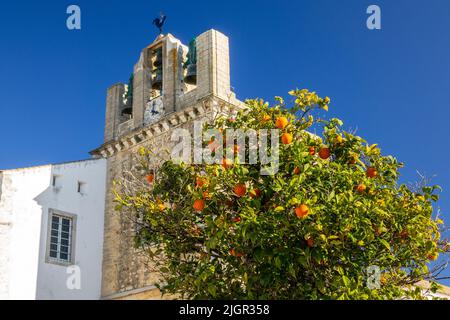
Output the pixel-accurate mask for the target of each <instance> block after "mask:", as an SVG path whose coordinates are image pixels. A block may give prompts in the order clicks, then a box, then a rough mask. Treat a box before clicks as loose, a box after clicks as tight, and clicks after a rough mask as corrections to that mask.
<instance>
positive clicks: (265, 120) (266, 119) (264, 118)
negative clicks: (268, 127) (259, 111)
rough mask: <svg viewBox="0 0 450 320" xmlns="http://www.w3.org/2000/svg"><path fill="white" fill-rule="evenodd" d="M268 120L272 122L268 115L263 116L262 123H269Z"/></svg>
mask: <svg viewBox="0 0 450 320" xmlns="http://www.w3.org/2000/svg"><path fill="white" fill-rule="evenodd" d="M269 120H272V118H271V117H270V116H269V115H268V114H265V115H264V116H263V118H262V121H261V122H262V123H266V122H267V121H269Z"/></svg>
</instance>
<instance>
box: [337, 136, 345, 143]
mask: <svg viewBox="0 0 450 320" xmlns="http://www.w3.org/2000/svg"><path fill="white" fill-rule="evenodd" d="M335 142H336V144H342V143H343V142H344V138H342V136H340V135H339V136H337V137H336V140H335Z"/></svg>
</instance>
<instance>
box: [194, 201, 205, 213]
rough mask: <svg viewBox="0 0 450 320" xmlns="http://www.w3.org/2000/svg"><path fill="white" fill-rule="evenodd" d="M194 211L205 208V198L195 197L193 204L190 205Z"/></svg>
mask: <svg viewBox="0 0 450 320" xmlns="http://www.w3.org/2000/svg"><path fill="white" fill-rule="evenodd" d="M192 207H193V208H194V210H195V211H198V212H200V211H202V210H203V209H204V208H205V200H203V199H197V200H195V201H194V205H193V206H192Z"/></svg>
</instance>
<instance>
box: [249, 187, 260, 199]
mask: <svg viewBox="0 0 450 320" xmlns="http://www.w3.org/2000/svg"><path fill="white" fill-rule="evenodd" d="M249 194H250V197H251V198H253V199H256V198H259V197H261V190H259V188H255V189H252V190H251V191H250V192H249Z"/></svg>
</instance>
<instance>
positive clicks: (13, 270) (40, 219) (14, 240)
mask: <svg viewBox="0 0 450 320" xmlns="http://www.w3.org/2000/svg"><path fill="white" fill-rule="evenodd" d="M105 180H106V160H104V159H92V160H84V161H77V162H70V163H64V164H58V165H46V166H39V167H31V168H24V169H15V170H5V171H0V299H99V298H100V294H101V292H100V290H101V274H102V250H103V221H104V206H105Z"/></svg>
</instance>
